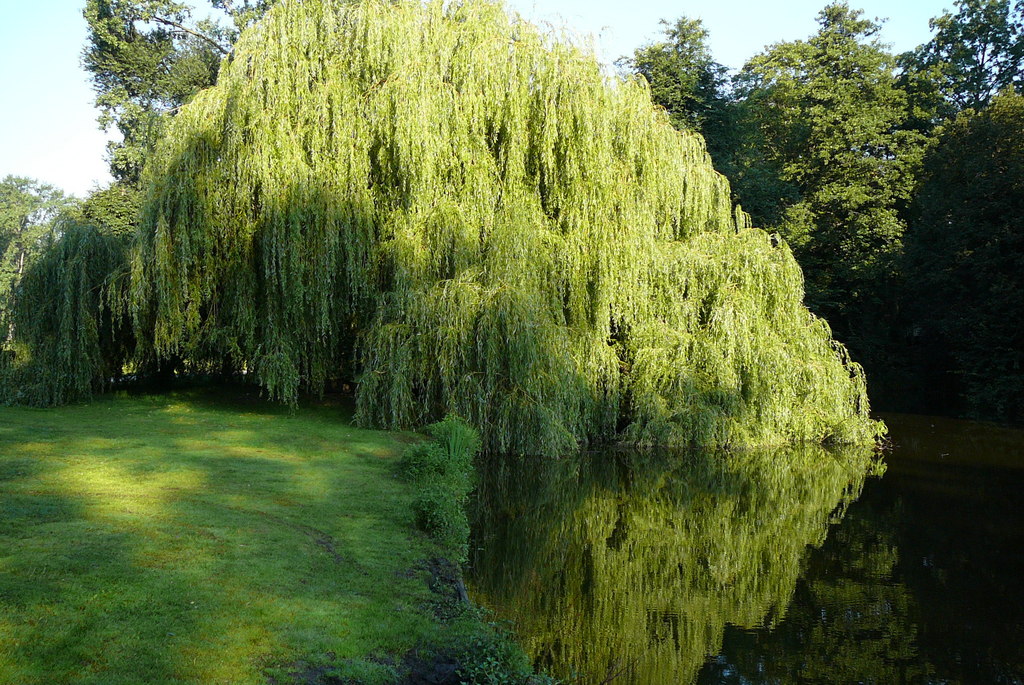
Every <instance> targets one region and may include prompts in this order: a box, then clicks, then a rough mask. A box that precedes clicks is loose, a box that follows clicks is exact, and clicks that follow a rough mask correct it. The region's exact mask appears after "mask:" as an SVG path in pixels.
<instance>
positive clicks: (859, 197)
mask: <svg viewBox="0 0 1024 685" xmlns="http://www.w3.org/2000/svg"><path fill="white" fill-rule="evenodd" d="M818 24H819V29H818V31H817V33H816V34H815V35H813V36H811V37H810V38H809V39H808V40H806V41H793V42H786V43H778V44H776V45H773V46H771V47H770V48H768V49H767V50H766V51H765V52H764V53H762V54H760V55H758V56H756V57H754V58H753V59H752V60H750V62H748V63H747V65H746V66H744V68H743V70H742V72H741V73H740V74H739V75H738V77H737V94H738V96H739V97H740V99H741V100H742V104H741V105H740V110H741V112H742V118H743V122H744V126H743V127H742V129H741V130H742V134H743V136H744V140H743V143H742V145H741V146H740V151H741V152H740V153H739V155H738V170H737V178H736V182H737V193H738V194H739V196H740V199H741V200H742V201H743V203H744V206H745V207H746V208H747V209H748V210H749V211H750V212H751V214H752V216H753V218H754V221H755V223H757V224H759V225H763V226H765V227H767V228H769V229H771V230H775V231H778V232H779V233H780V234H781V235H782V236H783V237H784V238H785V239H786V240H787V241H788V242H789V243H790V245H792V247H793V250H794V253H795V254H796V256H797V260H798V261H799V262H800V265H801V267H802V268H803V271H804V276H805V278H806V282H807V301H808V305H809V306H810V307H811V309H812V310H814V311H815V312H817V313H818V314H820V315H822V316H824V317H826V318H827V319H828V320H829V322H830V323H831V324H832V326H833V328H834V330H836V334H837V336H838V337H839V338H840V339H842V340H844V341H845V342H847V343H848V344H850V346H851V349H852V350H853V352H854V354H855V355H856V356H857V357H858V358H860V359H863V360H865V362H866V365H867V366H868V367H869V368H870V366H871V364H870V363H867V362H869V360H871V359H872V355H873V353H874V352H875V351H876V350H877V346H878V340H877V336H876V332H877V328H878V326H879V322H880V320H881V319H883V318H884V317H885V316H887V307H888V303H889V302H890V301H891V293H892V291H893V289H894V278H895V273H896V268H897V262H898V255H899V253H900V250H901V244H902V243H901V240H902V236H903V233H904V231H905V229H906V222H905V218H904V217H905V212H906V208H907V206H908V205H909V202H910V199H911V193H912V190H913V187H914V174H915V172H916V169H917V166H918V163H919V159H920V154H921V142H922V140H921V136H920V134H918V133H916V132H913V131H907V130H904V124H905V122H906V119H907V101H906V96H905V94H904V93H903V92H902V91H901V90H900V89H899V88H897V85H896V79H895V60H894V58H893V57H892V55H891V54H890V53H889V52H888V51H887V49H886V46H884V45H883V44H881V43H880V42H879V41H878V37H877V34H878V31H879V29H880V28H881V26H880V24H879V23H877V22H876V21H872V20H869V19H866V18H864V17H863V16H862V13H861V12H860V11H857V10H852V9H850V7H849V6H848V5H846V4H845V3H834V4H831V5H828V6H827V7H825V8H824V9H823V10H822V11H821V12H820V13H819V15H818ZM773 176H774V178H773ZM766 181H767V183H768V187H769V188H770V189H771V190H772V192H771V193H770V194H769V195H768V196H767V197H765V196H764V190H763V187H761V188H757V187H758V186H763V185H764V184H765V183H766ZM748 195H749V198H748ZM765 200H766V201H765Z"/></svg>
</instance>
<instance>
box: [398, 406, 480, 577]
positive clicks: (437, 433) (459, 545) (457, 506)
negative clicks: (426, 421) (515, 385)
mask: <svg viewBox="0 0 1024 685" xmlns="http://www.w3.org/2000/svg"><path fill="white" fill-rule="evenodd" d="M426 433H427V434H428V435H430V436H431V438H432V439H431V440H430V441H428V442H423V443H420V444H418V445H416V446H414V447H412V448H410V449H409V450H408V451H407V452H406V453H405V455H403V457H402V470H403V472H404V473H405V474H406V476H407V477H408V478H410V479H411V480H413V481H416V482H417V484H418V486H419V487H418V491H419V492H418V494H417V496H416V499H415V500H414V502H413V512H414V514H415V516H416V527H417V528H419V529H420V530H422V531H424V532H425V533H427V534H428V535H430V536H431V537H433V538H434V539H435V540H437V542H438V543H439V544H440V545H441V546H442V547H443V548H444V550H445V553H446V554H448V555H449V557H450V558H451V559H452V560H453V561H457V562H459V563H463V562H465V561H466V556H467V550H468V544H469V520H468V519H467V518H466V504H467V503H468V500H469V493H470V491H471V490H472V489H473V457H475V456H476V454H477V452H479V451H480V436H479V435H478V434H477V432H476V431H475V430H473V428H472V427H471V426H470V425H469V424H467V423H466V422H465V421H463V420H462V419H460V418H458V417H456V416H452V415H449V416H447V417H446V418H445V419H444V420H443V421H439V422H437V423H434V424H431V425H430V426H428V427H427V428H426Z"/></svg>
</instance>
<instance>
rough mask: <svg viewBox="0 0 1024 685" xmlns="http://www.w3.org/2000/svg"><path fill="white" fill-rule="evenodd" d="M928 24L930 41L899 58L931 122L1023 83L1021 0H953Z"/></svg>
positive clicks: (1023, 12) (979, 104) (907, 81)
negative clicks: (940, 14)
mask: <svg viewBox="0 0 1024 685" xmlns="http://www.w3.org/2000/svg"><path fill="white" fill-rule="evenodd" d="M953 5H954V7H955V8H956V11H955V12H951V11H947V12H945V13H943V14H942V16H939V17H935V18H934V19H932V20H931V22H929V24H930V26H931V28H932V30H933V31H934V32H935V35H934V36H932V38H931V40H929V41H928V42H927V43H924V44H923V45H920V46H918V47H917V49H915V50H912V51H910V52H908V53H906V54H904V55H901V57H900V65H901V66H902V68H903V71H904V82H905V84H906V86H907V88H908V90H909V91H910V92H911V94H912V97H913V99H914V101H915V105H917V107H919V108H920V109H921V112H920V113H919V114H920V115H924V116H925V117H926V118H927V119H928V120H930V121H931V123H937V120H941V119H945V118H949V117H952V116H954V115H955V114H956V113H957V112H959V111H961V110H963V109H968V108H973V109H978V108H980V107H983V106H985V105H986V104H988V102H989V101H990V100H991V99H992V97H993V96H995V95H996V94H997V93H999V92H1000V91H1005V90H1008V89H1010V88H1014V87H1016V88H1018V89H1019V88H1021V87H1022V86H1024V0H1016V1H1015V2H1014V0H957V1H956V2H955V3H953Z"/></svg>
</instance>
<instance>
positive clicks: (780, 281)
mask: <svg viewBox="0 0 1024 685" xmlns="http://www.w3.org/2000/svg"><path fill="white" fill-rule="evenodd" d="M147 183H148V187H149V191H148V197H147V200H146V203H145V207H144V210H143V215H144V216H143V234H142V239H141V241H140V244H139V246H138V249H137V251H136V253H135V254H134V256H133V259H132V289H133V300H134V305H133V306H134V315H135V318H136V325H137V327H138V329H139V331H140V332H150V331H151V332H152V335H150V336H149V339H150V340H151V345H152V350H149V351H148V352H152V353H153V354H155V355H156V356H157V357H165V358H171V357H179V356H180V357H183V358H188V359H193V360H196V361H198V362H203V361H204V360H205V361H208V362H210V363H217V364H219V363H222V362H227V363H229V364H230V365H232V366H234V367H235V368H236V369H239V370H246V371H248V372H250V373H254V374H255V377H256V378H258V380H259V382H260V383H261V384H262V385H263V387H264V388H265V389H266V390H267V392H268V393H269V394H270V395H272V396H274V397H276V398H279V399H283V400H289V401H290V400H293V399H294V398H295V397H296V395H297V393H299V392H300V391H302V390H312V391H318V390H320V389H322V388H323V386H324V383H325V381H326V380H327V379H329V378H334V377H349V378H358V379H359V386H358V398H357V408H358V418H359V419H360V420H361V421H362V422H364V423H368V424H374V425H379V426H384V427H407V426H412V425H418V424H423V423H426V422H429V421H431V420H436V419H439V418H441V417H442V416H444V415H445V414H446V413H447V412H454V413H457V414H460V415H462V416H465V417H467V418H468V419H469V420H470V421H471V423H473V424H474V425H475V426H477V427H478V428H479V429H480V430H481V433H482V435H483V438H484V441H485V444H486V446H487V447H488V448H489V449H490V450H492V451H495V450H496V451H519V452H542V453H556V452H560V451H562V450H566V449H570V448H573V447H575V446H578V445H580V444H586V443H591V442H596V441H603V440H608V439H612V438H615V437H621V438H625V439H627V440H629V441H632V442H636V443H643V444H648V443H672V444H680V443H699V444H715V445H736V444H763V443H777V442H784V441H791V440H815V441H818V440H836V441H866V440H870V439H871V438H872V437H873V436H874V433H875V431H876V427H875V425H874V424H873V423H871V422H870V421H869V420H868V418H867V411H868V407H867V401H866V396H865V388H864V378H863V374H862V372H861V370H860V367H859V366H857V365H856V364H854V363H851V362H850V361H849V359H848V358H847V357H846V355H845V352H844V350H843V349H842V347H841V346H839V345H837V344H836V343H835V342H833V341H832V339H831V336H830V332H829V329H828V326H827V325H826V324H825V323H824V322H823V321H821V320H819V319H816V318H814V317H813V316H812V315H811V314H809V313H808V312H807V311H806V309H805V308H804V307H803V306H802V304H801V299H802V294H803V290H802V277H801V274H800V271H799V269H798V267H797V265H796V263H795V262H794V261H793V259H792V257H791V255H790V252H789V250H788V248H786V247H785V246H784V245H780V244H777V242H776V241H773V240H772V239H771V238H770V237H769V236H768V235H766V234H765V233H763V232H761V231H759V230H755V229H752V228H750V227H749V225H748V224H749V222H748V221H746V219H745V217H744V215H743V214H742V213H741V212H736V214H735V215H734V213H733V209H732V207H731V204H730V199H729V188H728V184H727V182H726V181H725V179H724V178H723V177H722V176H720V175H718V174H716V173H715V172H714V171H713V169H712V167H711V164H710V161H709V159H708V155H707V153H706V150H705V146H704V142H703V140H702V139H701V138H700V137H699V136H697V135H695V134H686V133H679V132H677V131H675V130H674V129H673V128H672V126H671V125H670V124H669V122H668V119H667V117H666V115H665V113H664V112H663V111H661V110H659V109H657V108H655V107H654V106H653V105H652V104H651V98H650V94H649V92H648V90H647V89H646V87H645V86H644V85H643V84H641V83H639V82H635V81H620V80H615V79H609V78H608V77H607V76H605V75H604V74H602V71H601V69H600V67H599V65H598V63H597V61H596V60H595V59H594V58H593V56H592V55H590V54H587V53H586V52H584V51H581V50H580V49H578V48H576V47H574V46H571V45H567V44H565V43H563V42H559V41H558V40H557V39H555V38H553V37H551V36H549V35H547V34H545V33H542V32H541V31H539V30H538V29H536V28H535V27H533V26H531V25H530V24H528V23H525V22H523V21H521V20H519V19H516V18H512V17H510V16H509V15H508V14H507V13H506V11H505V10H504V8H503V7H501V6H500V5H499V4H494V3H492V2H487V1H485V0H466V1H465V2H456V3H443V2H437V1H435V2H430V3H427V4H426V5H425V6H424V5H423V4H421V3H418V2H397V3H396V2H384V1H382V0H376V1H375V0H365V1H363V2H357V3H342V2H332V1H331V0H306V1H304V2H298V1H289V0H286V1H285V2H282V3H281V4H279V5H278V6H276V7H275V8H273V9H272V10H271V11H270V12H269V13H268V14H267V16H266V17H265V18H264V19H263V20H262V21H261V22H259V23H258V24H257V25H255V26H254V27H253V28H251V29H249V30H248V31H246V32H245V33H244V34H243V35H242V36H241V38H240V39H239V41H238V43H237V44H236V47H235V51H234V53H233V55H232V58H231V59H230V60H229V61H228V62H226V63H225V65H224V66H223V67H222V70H221V74H220V77H219V80H218V84H217V86H215V87H214V88H211V89H208V90H206V91H204V92H202V93H200V94H199V95H198V96H197V97H196V98H195V100H194V101H193V102H191V103H190V104H189V105H187V106H185V107H184V108H182V110H181V112H180V114H179V115H178V116H177V117H175V119H174V121H173V122H171V123H170V125H169V131H168V134H167V136H166V137H165V139H164V140H163V142H162V143H161V145H160V146H159V148H158V150H157V152H156V155H155V157H154V159H153V161H152V162H151V163H150V165H149V167H148V170H147ZM148 352H147V353H148Z"/></svg>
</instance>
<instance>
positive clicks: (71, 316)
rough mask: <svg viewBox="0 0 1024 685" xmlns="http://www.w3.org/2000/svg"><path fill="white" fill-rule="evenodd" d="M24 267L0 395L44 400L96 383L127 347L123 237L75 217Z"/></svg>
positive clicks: (73, 395) (112, 370) (127, 353)
mask: <svg viewBox="0 0 1024 685" xmlns="http://www.w3.org/2000/svg"><path fill="white" fill-rule="evenodd" d="M59 232H60V234H61V235H60V237H59V238H58V239H57V240H56V241H55V242H54V243H53V244H52V245H49V246H48V247H47V248H46V249H44V250H43V252H42V254H41V255H40V257H39V258H38V259H36V260H35V262H33V263H32V265H31V266H30V267H29V268H28V269H27V270H26V271H25V275H24V277H23V278H22V281H21V284H20V286H19V287H18V289H17V292H16V296H15V298H14V303H15V306H14V317H13V319H14V321H13V323H14V325H13V333H14V335H13V338H12V340H11V342H10V352H9V354H8V356H7V357H6V358H5V364H4V365H3V367H2V368H0V400H2V401H5V402H16V403H20V404H32V405H39V406H50V405H55V404H63V403H66V402H70V401H74V400H79V399H83V398H86V397H88V396H90V395H91V394H92V393H93V392H97V391H100V390H102V389H103V388H104V387H105V386H106V385H107V384H108V383H109V382H110V380H111V379H112V378H115V377H118V376H120V375H121V374H122V372H123V370H124V367H125V364H126V362H128V360H129V359H130V358H131V354H132V350H133V348H134V341H133V339H132V328H131V321H130V320H129V319H128V318H127V317H126V316H125V307H124V297H125V293H126V287H127V277H128V264H127V243H126V241H125V239H124V237H123V236H118V235H111V234H110V233H109V232H107V231H104V230H101V229H98V228H96V227H95V226H94V225H92V224H89V223H79V222H78V221H77V220H76V219H65V220H62V221H60V222H59Z"/></svg>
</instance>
